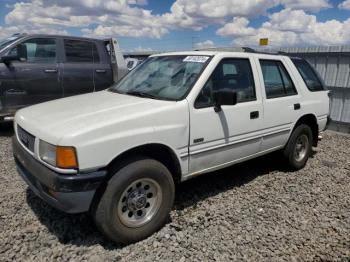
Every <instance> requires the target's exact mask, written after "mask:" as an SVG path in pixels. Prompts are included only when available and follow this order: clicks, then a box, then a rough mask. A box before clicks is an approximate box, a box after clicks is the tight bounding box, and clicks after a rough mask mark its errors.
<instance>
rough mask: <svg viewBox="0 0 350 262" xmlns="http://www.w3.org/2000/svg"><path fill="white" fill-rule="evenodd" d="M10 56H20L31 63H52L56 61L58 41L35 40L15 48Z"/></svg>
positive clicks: (50, 39)
mask: <svg viewBox="0 0 350 262" xmlns="http://www.w3.org/2000/svg"><path fill="white" fill-rule="evenodd" d="M9 54H10V55H20V56H21V58H25V59H26V61H27V62H29V63H52V62H55V61H56V40H55V39H52V38H33V39H29V40H26V41H24V42H22V43H20V44H19V45H17V46H16V47H14V48H13V49H12V50H11V51H10V53H9Z"/></svg>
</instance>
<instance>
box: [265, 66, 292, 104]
mask: <svg viewBox="0 0 350 262" xmlns="http://www.w3.org/2000/svg"><path fill="white" fill-rule="evenodd" d="M260 65H261V70H262V74H263V77H264V84H265V92H266V97H267V98H268V99H269V98H276V97H283V96H290V95H295V94H297V91H296V89H295V86H294V84H293V81H292V79H291V77H290V76H289V74H288V72H287V70H286V69H285V67H284V66H283V64H282V62H281V61H274V60H260Z"/></svg>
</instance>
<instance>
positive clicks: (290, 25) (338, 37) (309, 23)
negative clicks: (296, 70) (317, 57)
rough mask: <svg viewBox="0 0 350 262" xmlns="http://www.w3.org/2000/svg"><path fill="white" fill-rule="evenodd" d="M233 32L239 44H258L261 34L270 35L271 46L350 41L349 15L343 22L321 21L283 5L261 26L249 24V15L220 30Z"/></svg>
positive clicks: (229, 34)
mask: <svg viewBox="0 0 350 262" xmlns="http://www.w3.org/2000/svg"><path fill="white" fill-rule="evenodd" d="M217 34H218V35H222V36H232V37H233V38H234V40H233V43H234V44H235V45H240V46H246V45H250V46H257V45H258V42H259V39H260V38H269V43H270V45H271V46H272V47H278V46H295V45H296V46H300V45H310V44H312V45H340V44H347V43H350V18H349V19H348V20H346V21H344V22H340V21H337V20H329V21H325V22H318V21H317V19H316V16H314V15H309V14H306V13H305V12H304V11H301V10H291V9H284V10H282V11H280V12H278V13H274V14H272V15H270V16H269V21H268V22H265V23H263V25H262V26H261V27H260V28H256V29H255V28H253V27H249V21H248V20H247V19H246V18H235V19H234V20H233V21H232V22H230V23H228V24H225V25H224V26H223V27H221V28H220V29H219V30H218V31H217Z"/></svg>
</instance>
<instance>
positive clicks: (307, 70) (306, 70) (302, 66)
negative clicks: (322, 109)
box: [292, 59, 325, 91]
mask: <svg viewBox="0 0 350 262" xmlns="http://www.w3.org/2000/svg"><path fill="white" fill-rule="evenodd" d="M292 61H293V63H294V65H295V66H296V68H297V69H298V71H299V73H300V75H301V76H302V78H303V79H304V82H305V84H306V86H307V88H308V89H309V90H310V91H322V90H325V88H324V86H323V84H322V82H321V81H320V79H319V78H318V76H317V73H316V72H315V70H314V69H313V68H312V67H311V66H310V64H309V63H308V62H306V61H305V60H303V59H292Z"/></svg>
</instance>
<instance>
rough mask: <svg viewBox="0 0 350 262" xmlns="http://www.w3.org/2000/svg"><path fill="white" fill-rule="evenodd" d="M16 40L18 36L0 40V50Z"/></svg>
mask: <svg viewBox="0 0 350 262" xmlns="http://www.w3.org/2000/svg"><path fill="white" fill-rule="evenodd" d="M18 38H19V36H11V37H8V38H5V39H0V50H1V49H3V48H4V47H6V46H8V45H9V44H11V43H13V42H14V41H16V40H17V39H18Z"/></svg>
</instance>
